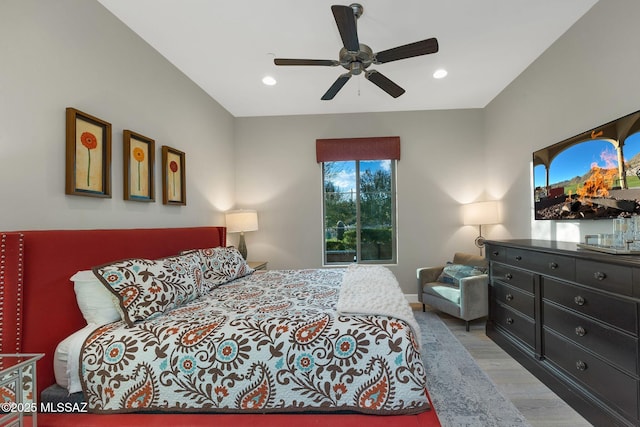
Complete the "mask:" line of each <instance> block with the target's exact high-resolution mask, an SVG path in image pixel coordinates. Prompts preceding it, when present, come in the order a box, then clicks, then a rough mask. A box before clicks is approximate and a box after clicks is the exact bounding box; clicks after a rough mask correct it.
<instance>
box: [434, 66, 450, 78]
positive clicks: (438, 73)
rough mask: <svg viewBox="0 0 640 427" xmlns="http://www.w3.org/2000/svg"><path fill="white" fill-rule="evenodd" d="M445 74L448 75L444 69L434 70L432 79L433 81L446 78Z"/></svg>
mask: <svg viewBox="0 0 640 427" xmlns="http://www.w3.org/2000/svg"><path fill="white" fill-rule="evenodd" d="M447 74H449V73H448V72H447V70H445V69H444V68H440V69H439V70H436V71H435V72H434V73H433V78H434V79H443V78H445V77H447Z"/></svg>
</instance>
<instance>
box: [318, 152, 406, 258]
mask: <svg viewBox="0 0 640 427" xmlns="http://www.w3.org/2000/svg"><path fill="white" fill-rule="evenodd" d="M323 188H324V203H323V206H324V236H325V245H324V262H325V264H348V263H352V262H358V263H394V262H395V261H396V232H395V228H396V217H395V205H396V203H395V161H392V160H352V161H332V162H324V163H323Z"/></svg>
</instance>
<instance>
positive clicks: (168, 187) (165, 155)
mask: <svg viewBox="0 0 640 427" xmlns="http://www.w3.org/2000/svg"><path fill="white" fill-rule="evenodd" d="M185 169H186V165H185V154H184V152H182V151H180V150H176V149H175V148H171V147H168V146H166V145H163V146H162V203H163V204H165V205H182V206H184V205H186V204H187V191H186V171H185Z"/></svg>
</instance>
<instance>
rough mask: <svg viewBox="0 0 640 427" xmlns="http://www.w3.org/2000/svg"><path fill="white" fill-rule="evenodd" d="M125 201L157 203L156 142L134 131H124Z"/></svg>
mask: <svg viewBox="0 0 640 427" xmlns="http://www.w3.org/2000/svg"><path fill="white" fill-rule="evenodd" d="M122 147H123V149H122V154H123V183H124V200H131V201H135V202H155V201H156V198H155V188H154V165H155V147H156V142H155V141H154V140H153V139H151V138H148V137H146V136H144V135H141V134H139V133H137V132H134V131H132V130H128V129H125V130H123V131H122Z"/></svg>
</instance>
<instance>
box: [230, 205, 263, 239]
mask: <svg viewBox="0 0 640 427" xmlns="http://www.w3.org/2000/svg"><path fill="white" fill-rule="evenodd" d="M225 220H226V222H227V232H229V233H241V232H244V231H256V230H257V229H258V213H257V212H256V211H255V210H253V209H241V210H237V211H229V212H227V213H225Z"/></svg>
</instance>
